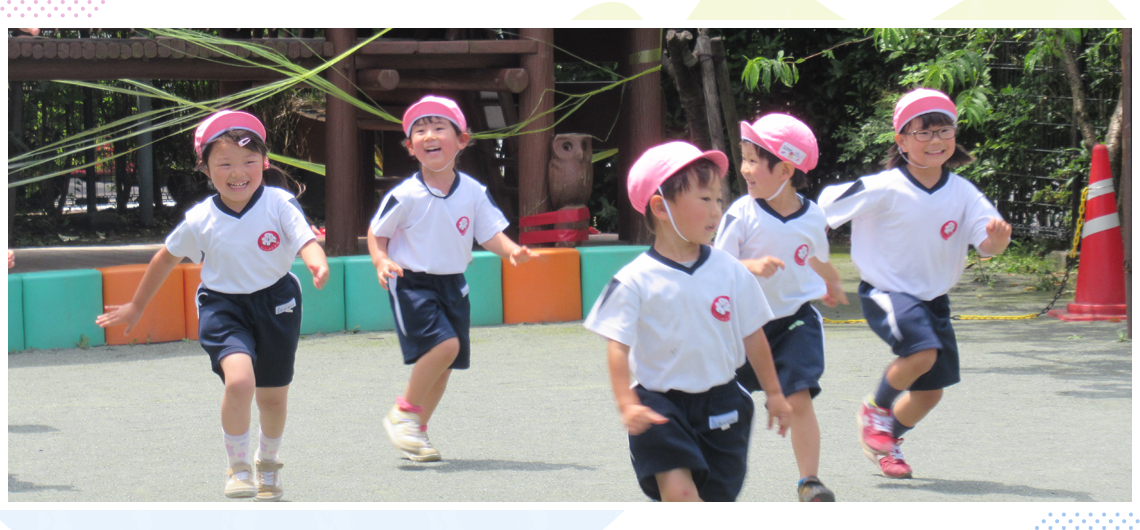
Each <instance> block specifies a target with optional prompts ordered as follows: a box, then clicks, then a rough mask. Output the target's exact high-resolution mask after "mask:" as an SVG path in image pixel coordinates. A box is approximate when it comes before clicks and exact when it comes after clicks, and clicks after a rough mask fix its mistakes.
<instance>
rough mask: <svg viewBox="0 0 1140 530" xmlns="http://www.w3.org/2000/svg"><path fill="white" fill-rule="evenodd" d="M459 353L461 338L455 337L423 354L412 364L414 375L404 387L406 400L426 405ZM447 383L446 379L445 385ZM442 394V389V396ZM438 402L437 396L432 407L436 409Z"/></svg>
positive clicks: (413, 404)
mask: <svg viewBox="0 0 1140 530" xmlns="http://www.w3.org/2000/svg"><path fill="white" fill-rule="evenodd" d="M457 355H459V339H456V338H454V337H453V338H450V339H447V340H445V341H443V342H441V343H439V344H436V345H435V347H433V348H432V349H431V350H429V351H428V352H427V353H425V354H423V356H422V357H420V358H419V359H418V360H416V364H415V365H413V366H412V376H411V377H410V378H409V379H408V386H407V388H405V389H404V400H405V401H407V402H408V404H410V405H412V406H415V407H422V406H424V404H425V403H427V400H428V396H429V395H430V394H431V393H432V390H433V389H435V387H436V384H437V383H439V380H440V378H441V377H443V375H444V374H445V373H447V372H448V371H449V370H448V369H449V367H450V366H451V363H453V362H455V357H456V356H457ZM446 384H447V383H446V380H445V382H444V386H446ZM442 395H443V393H442V390H441V391H440V396H442ZM438 403H439V399H438V398H436V401H435V403H434V404H432V408H433V409H434V408H435V405H437V404H438ZM425 423H426V422H425Z"/></svg>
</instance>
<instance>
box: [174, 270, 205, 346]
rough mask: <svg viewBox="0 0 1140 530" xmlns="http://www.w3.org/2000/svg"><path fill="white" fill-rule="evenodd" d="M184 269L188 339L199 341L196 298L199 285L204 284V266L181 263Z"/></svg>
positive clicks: (183, 281) (183, 296) (184, 297)
mask: <svg viewBox="0 0 1140 530" xmlns="http://www.w3.org/2000/svg"><path fill="white" fill-rule="evenodd" d="M178 268H179V269H182V293H183V294H182V298H183V300H184V304H185V306H186V309H185V312H186V338H188V339H190V340H198V304H197V303H196V301H195V300H194V296H195V295H197V294H198V285H199V284H201V283H202V265H201V264H197V265H195V264H193V263H181V264H179V265H178Z"/></svg>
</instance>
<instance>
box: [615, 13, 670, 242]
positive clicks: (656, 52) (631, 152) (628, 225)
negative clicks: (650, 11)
mask: <svg viewBox="0 0 1140 530" xmlns="http://www.w3.org/2000/svg"><path fill="white" fill-rule="evenodd" d="M627 31H628V32H629V33H628V37H627V39H626V42H627V43H628V44H627V46H625V49H626V50H627V51H628V52H629V55H628V57H627V58H626V60H624V61H622V64H621V70H622V75H626V76H634V75H637V74H640V73H641V72H644V71H646V70H649V69H651V68H653V67H655V66H657V65H659V64H661V30H660V29H657V28H635V29H630V30H627ZM620 120H621V123H620V124H619V127H620V131H621V132H620V134H621V136H620V139H619V142H620V143H619V144H618V156H619V157H620V158H619V163H618V189H619V193H620V195H621V198H620V199H619V200H618V218H619V222H618V239H620V240H622V241H628V242H630V243H632V244H637V245H644V244H649V243H652V242H653V235H652V234H650V233H649V229H648V227H647V226H646V225H645V218H644V217H643V216H642V215H641V214H639V213H637V210H634V209H633V205H631V204H630V202H629V192H628V189H627V188H626V178H627V177H628V176H629V168H630V167H632V166H633V163H634V162H636V161H637V159H638V157H640V156H641V155H642V154H643V153H645V151H646V150H648V149H649V148H650V147H653V146H655V145H657V144H660V143H661V141H662V138H663V137H664V129H665V112H664V99H663V98H662V97H661V72H660V71H657V72H654V73H651V74H645V75H643V76H641V77H639V78H637V79H635V80H634V81H631V82H630V83H629V89H628V91H627V93H626V95H625V97H623V98H622V102H621V118H620Z"/></svg>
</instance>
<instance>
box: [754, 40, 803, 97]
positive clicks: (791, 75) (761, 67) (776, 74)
mask: <svg viewBox="0 0 1140 530" xmlns="http://www.w3.org/2000/svg"><path fill="white" fill-rule="evenodd" d="M745 59H748V64H746V65H745V66H744V73H743V74H741V79H742V80H744V86H745V87H746V88H748V90H756V87H757V86H759V85H760V84H763V86H764V91H765V92H770V91H771V90H772V81H773V80H778V81H779V82H781V83H783V84H784V86H786V87H792V86H795V84H796V83H797V82H798V81H799V80H800V72H799V70H797V69H796V63H797V62H798V61H794V60H793V59H792V58H791V57H784V50H780V51H778V52H776V58H775V59H769V58H767V57H755V58H751V59H749V58H747V57H745Z"/></svg>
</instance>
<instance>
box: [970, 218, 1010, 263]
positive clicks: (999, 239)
mask: <svg viewBox="0 0 1140 530" xmlns="http://www.w3.org/2000/svg"><path fill="white" fill-rule="evenodd" d="M1012 234H1013V227H1012V226H1010V225H1009V223H1007V222H1005V221H1003V220H1001V219H1000V218H997V217H991V218H990V222H989V223H987V224H986V240H985V241H982V243H981V244H980V245H978V251H979V252H981V253H982V254H985V255H987V256H996V255H998V254H1001V253H1002V252H1003V251H1004V250H1005V247H1008V246H1009V238H1010V235H1012Z"/></svg>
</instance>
